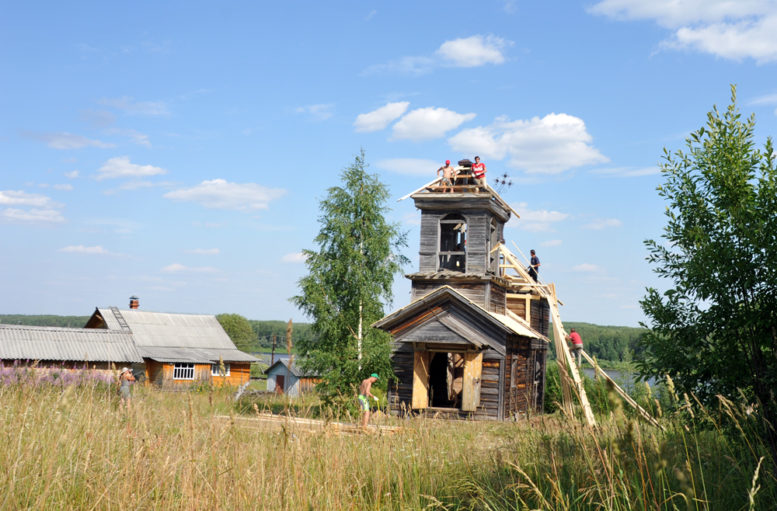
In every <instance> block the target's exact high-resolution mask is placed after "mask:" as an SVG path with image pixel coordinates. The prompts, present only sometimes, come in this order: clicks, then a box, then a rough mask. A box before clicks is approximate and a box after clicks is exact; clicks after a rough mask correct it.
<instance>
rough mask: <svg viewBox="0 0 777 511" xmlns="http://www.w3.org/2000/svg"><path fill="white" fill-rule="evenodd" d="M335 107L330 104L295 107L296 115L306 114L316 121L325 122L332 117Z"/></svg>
mask: <svg viewBox="0 0 777 511" xmlns="http://www.w3.org/2000/svg"><path fill="white" fill-rule="evenodd" d="M334 109H335V105H334V104H332V103H327V104H320V105H307V106H300V107H297V109H296V112H297V113H298V114H307V115H309V116H310V117H312V118H313V119H315V120H317V121H325V120H327V119H329V118H330V117H332V115H334Z"/></svg>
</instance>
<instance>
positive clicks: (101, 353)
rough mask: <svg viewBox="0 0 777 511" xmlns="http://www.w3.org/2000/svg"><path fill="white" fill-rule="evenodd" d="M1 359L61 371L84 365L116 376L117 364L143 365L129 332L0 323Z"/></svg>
mask: <svg viewBox="0 0 777 511" xmlns="http://www.w3.org/2000/svg"><path fill="white" fill-rule="evenodd" d="M0 361H2V364H3V365H4V366H9V365H31V364H35V366H36V367H37V368H47V369H52V370H57V371H62V370H67V371H80V370H82V369H84V368H86V369H89V370H91V371H97V372H99V373H103V374H104V375H105V376H106V377H113V375H114V371H113V370H112V367H111V365H112V364H113V366H115V367H122V366H129V365H133V364H142V363H143V357H141V356H140V353H139V352H138V350H137V348H136V347H135V343H134V341H133V339H132V336H131V335H130V334H129V333H127V332H122V331H118V332H112V331H105V330H85V329H83V328H60V327H44V326H22V325H3V324H0Z"/></svg>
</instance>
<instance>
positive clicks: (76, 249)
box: [58, 245, 110, 255]
mask: <svg viewBox="0 0 777 511" xmlns="http://www.w3.org/2000/svg"><path fill="white" fill-rule="evenodd" d="M58 252H68V253H71V254H98V255H108V254H110V252H108V251H107V250H105V249H104V248H103V247H101V246H100V245H95V246H94V247H86V246H84V245H69V246H67V247H63V248H60V249H59V250H58Z"/></svg>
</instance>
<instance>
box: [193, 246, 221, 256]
mask: <svg viewBox="0 0 777 511" xmlns="http://www.w3.org/2000/svg"><path fill="white" fill-rule="evenodd" d="M186 253H187V254H199V255H218V254H220V253H221V251H220V250H219V249H217V248H194V249H192V250H187V251H186Z"/></svg>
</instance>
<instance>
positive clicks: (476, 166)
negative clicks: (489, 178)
mask: <svg viewBox="0 0 777 511" xmlns="http://www.w3.org/2000/svg"><path fill="white" fill-rule="evenodd" d="M472 175H473V176H474V177H475V184H476V185H478V186H479V187H481V188H482V189H483V191H484V192H485V191H486V164H485V163H480V156H475V163H473V164H472Z"/></svg>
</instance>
